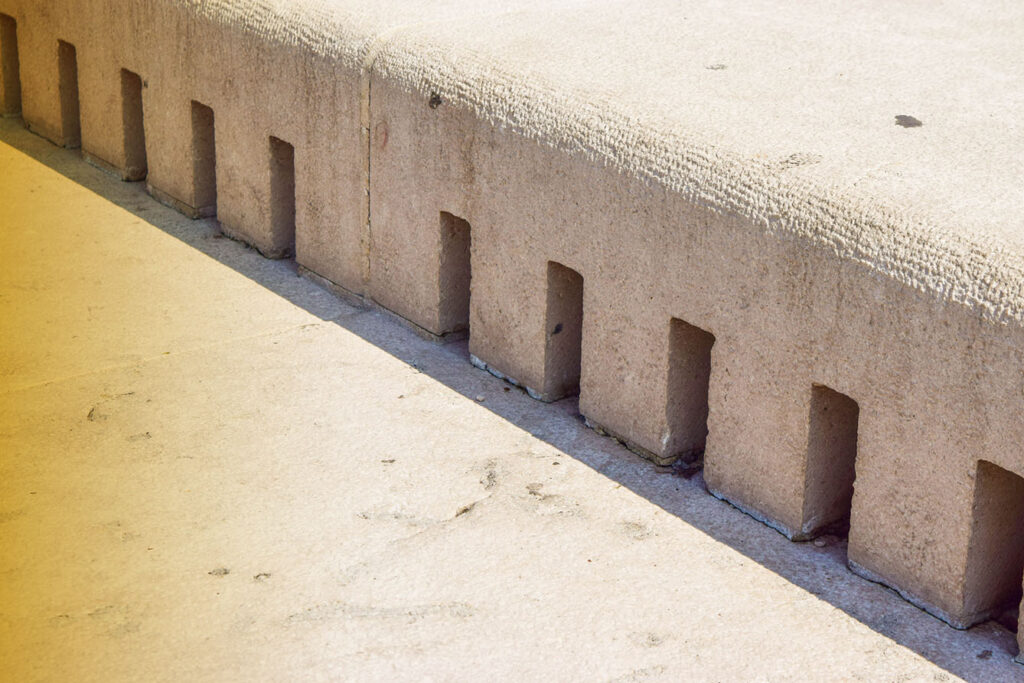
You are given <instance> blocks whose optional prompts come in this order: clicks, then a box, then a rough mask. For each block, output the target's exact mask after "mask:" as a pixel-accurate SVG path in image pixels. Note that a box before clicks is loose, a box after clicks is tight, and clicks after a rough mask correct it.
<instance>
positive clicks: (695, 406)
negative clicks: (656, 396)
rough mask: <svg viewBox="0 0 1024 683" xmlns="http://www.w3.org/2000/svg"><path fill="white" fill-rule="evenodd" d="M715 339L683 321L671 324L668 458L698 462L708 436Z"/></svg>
mask: <svg viewBox="0 0 1024 683" xmlns="http://www.w3.org/2000/svg"><path fill="white" fill-rule="evenodd" d="M714 344H715V336H714V335H713V334H711V333H710V332H706V331H705V330H702V329H700V328H699V327H694V326H693V325H690V324H689V323H687V322H684V321H682V320H680V319H679V318H672V320H671V322H670V324H669V351H668V404H667V406H666V410H667V413H668V415H667V417H668V426H669V433H670V437H669V438H670V441H669V443H668V444H667V448H666V452H665V455H666V456H672V457H679V458H680V459H681V460H682V461H683V462H685V463H694V462H697V461H698V460H700V458H701V457H702V456H703V455H704V447H705V445H706V444H707V437H708V386H709V384H710V382H711V347H712V346H714Z"/></svg>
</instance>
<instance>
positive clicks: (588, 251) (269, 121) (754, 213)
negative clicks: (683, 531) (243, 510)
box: [0, 0, 1024, 627]
mask: <svg viewBox="0 0 1024 683" xmlns="http://www.w3.org/2000/svg"><path fill="white" fill-rule="evenodd" d="M0 11H2V12H4V13H5V14H7V15H8V16H9V17H12V18H13V19H14V20H15V22H16V23H15V24H13V25H14V26H15V28H16V31H17V51H18V60H19V64H20V67H19V69H18V70H19V71H20V85H21V92H20V100H21V104H22V107H21V108H22V110H23V112H24V116H25V120H26V122H27V123H28V125H29V126H30V127H32V129H33V130H36V131H39V132H40V133H41V134H43V135H46V136H47V137H49V138H50V139H53V140H55V141H57V142H59V143H62V144H65V145H67V146H69V147H77V146H78V145H79V144H80V145H81V146H82V149H83V154H84V156H85V158H86V159H88V160H90V161H91V162H92V163H94V164H96V165H98V166H100V167H102V168H107V169H113V170H116V171H117V172H119V173H120V174H121V175H122V176H123V177H126V178H135V177H138V176H140V175H141V172H142V169H143V168H145V169H146V172H147V176H146V182H147V185H148V186H149V188H150V190H151V192H152V194H153V195H154V196H157V197H159V198H160V199H161V200H162V201H164V202H166V203H168V204H171V205H172V206H175V207H177V208H178V209H180V210H182V211H184V212H186V213H189V214H192V215H195V214H200V215H213V214H216V215H217V216H218V218H219V220H220V224H221V228H222V230H223V231H224V232H225V233H226V234H229V235H232V236H234V237H237V238H239V239H242V240H244V241H245V242H247V243H249V244H251V245H253V246H254V247H256V248H257V249H258V250H259V251H260V252H261V253H263V254H265V255H268V256H274V257H279V256H285V255H288V254H291V253H293V252H294V254H295V258H296V261H297V262H298V264H300V265H301V266H302V267H303V268H305V269H306V270H305V272H309V273H311V274H313V276H314V277H316V278H320V279H322V280H326V281H328V282H330V283H332V286H333V287H335V288H336V290H338V291H341V290H345V291H346V292H348V293H349V294H351V295H353V296H354V297H356V298H358V297H360V296H365V297H367V298H368V299H370V300H372V301H374V302H376V303H377V304H379V305H382V306H384V307H386V308H388V309H390V310H391V311H394V312H395V313H397V314H398V315H400V316H402V317H404V318H406V319H408V320H410V321H411V322H412V323H413V324H415V325H418V326H419V327H420V328H422V331H424V332H425V333H427V334H432V335H445V334H448V333H457V334H463V333H465V332H466V330H465V327H466V321H467V320H468V322H469V325H468V327H469V329H468V336H469V350H470V352H471V354H472V356H473V357H474V358H475V359H476V360H475V362H476V363H477V364H478V365H481V366H486V367H488V368H489V369H491V370H492V371H493V372H495V373H496V374H499V375H501V376H503V377H507V378H509V379H510V380H512V381H513V382H515V383H517V384H519V385H521V386H524V387H525V388H526V389H527V390H528V391H529V392H530V393H531V394H532V395H534V396H538V397H540V398H542V399H545V400H554V399H558V398H560V397H561V396H563V395H566V394H569V393H572V392H573V391H575V389H576V387H577V386H578V387H579V390H580V411H581V413H582V414H583V415H584V417H585V419H586V421H587V422H588V423H589V424H592V425H594V426H595V427H598V428H599V429H600V430H601V431H602V432H606V433H609V434H613V435H616V436H617V437H618V438H621V439H622V440H623V441H624V442H625V443H627V444H628V445H629V447H630V448H632V449H633V450H634V451H636V452H638V453H641V454H644V455H645V456H647V457H649V458H650V459H652V460H654V461H656V462H658V463H662V464H665V463H668V462H670V461H672V460H674V459H676V458H679V457H681V458H684V459H686V460H694V459H699V458H700V457H701V456H702V455H703V458H704V463H705V469H704V476H705V481H706V483H707V485H708V487H709V489H710V490H711V491H712V492H713V493H714V494H715V495H716V496H720V497H722V498H723V499H726V500H729V501H730V502H732V503H734V504H736V505H737V506H739V507H741V508H742V509H744V510H747V511H749V512H750V514H752V515H754V516H756V517H757V518H759V519H762V520H764V521H765V522H766V523H768V524H769V525H771V526H773V527H775V528H776V529H778V530H780V531H781V532H783V533H784V534H786V535H787V536H789V537H790V538H792V539H806V538H810V537H813V536H815V535H818V534H821V533H823V532H824V531H826V530H828V529H829V527H830V525H832V524H834V523H836V522H838V523H840V524H842V523H843V521H844V520H845V518H846V517H849V525H850V533H849V538H850V546H849V553H848V559H849V563H850V566H851V567H852V568H853V569H854V570H855V571H857V572H860V573H862V574H863V575H865V576H869V577H872V578H874V579H877V580H879V581H883V582H885V583H887V584H888V585H890V586H892V587H894V588H895V589H896V590H898V591H900V592H901V594H903V595H904V596H905V597H907V598H908V599H909V600H911V601H913V602H914V603H915V604H918V605H921V606H923V607H925V608H926V609H928V610H930V611H931V612H932V613H933V614H935V615H938V616H940V617H941V618H943V619H945V620H947V621H948V622H949V623H951V624H954V625H956V626H958V627H966V626H970V625H971V624H973V623H976V622H980V621H984V620H985V619H988V618H989V617H991V616H993V615H996V614H1000V613H1002V612H1004V611H1005V610H1006V609H1007V608H1008V607H1009V606H1010V605H1011V603H1013V602H1015V601H1018V600H1019V585H1020V581H1019V580H1017V578H1019V577H1017V578H1015V575H1018V574H1021V573H1022V572H1024V557H1022V556H1021V555H1020V553H1019V552H1018V551H1017V549H1018V548H1020V547H1024V527H1022V526H1021V525H1020V524H1018V523H1016V521H1017V520H1016V517H1015V516H1014V515H998V514H989V513H988V512H987V511H988V510H989V509H995V510H1004V511H1005V510H1015V509H1018V508H1020V507H1022V506H1024V500H1021V499H1020V496H1021V495H1024V493H1021V492H1022V491H1024V479H1022V478H1021V476H1022V475H1024V459H1022V455H1021V453H1020V451H1019V444H1020V443H1021V442H1022V441H1024V422H1021V420H1020V419H1019V415H1020V413H1021V410H1022V409H1024V398H1022V397H1024V379H1022V376H1021V374H1020V372H1019V368H1020V365H1021V363H1022V360H1024V326H1022V324H1021V323H1022V321H1024V294H1022V292H1024V289H1022V288H1021V282H1022V273H1024V256H1022V255H1024V249H1022V245H1024V242H1022V241H1021V238H1020V235H1021V231H1020V218H1019V216H1020V212H1019V211H1018V210H1017V208H1018V206H1019V203H1020V202H1019V200H1020V197H1021V195H1020V192H1021V184H1020V183H1019V182H1018V180H1017V179H1018V178H1019V176H1020V173H1019V171H1020V163H1021V159H1022V158H1024V155H1022V154H1020V153H1019V150H1021V149H1024V138H1022V136H1021V129H1020V127H1019V117H1017V116H1016V112H1017V111H1018V110H1019V109H1020V108H1021V106H1020V105H1021V104H1022V102H1024V87H1022V82H1021V79H1020V74H1021V73H1022V71H1021V69H1020V66H1021V56H1020V55H1021V51H1020V49H1019V46H1020V43H1021V36H1022V34H1024V33H1022V26H1024V25H1022V23H1021V17H1022V15H1021V12H1020V8H1019V7H1017V6H1016V5H1014V4H1012V3H1008V2H999V3H990V4H988V5H986V6H985V7H984V8H982V9H979V8H977V7H976V6H975V3H965V2H950V3H946V4H944V5H943V7H942V10H941V11H934V10H931V9H930V8H929V10H928V11H924V10H923V8H922V7H921V6H919V5H918V4H916V3H905V4H901V5H899V6H896V7H891V6H890V5H889V4H882V3H877V2H869V1H864V2H855V3H838V2H827V3H822V4H820V5H817V6H816V7H815V8H813V9H812V10H806V11H805V10H804V9H802V8H801V9H794V8H793V7H791V6H788V5H786V4H785V3H780V2H779V1H778V0H759V1H758V2H754V3H749V4H748V5H745V6H744V7H738V6H736V5H735V4H732V5H730V4H728V3H721V2H717V1H714V0H693V1H692V2H686V3H677V2H674V0H666V1H664V2H662V1H656V2H651V3H648V4H647V5H645V11H643V12H637V11H636V8H635V3H627V2H622V1H619V0H580V1H579V2H563V3H557V4H555V5H552V4H551V3H540V2H536V1H535V0H515V1H513V2H508V3H504V2H503V3H495V4H483V5H481V4H480V3H471V2H468V1H467V0H450V1H449V0H440V1H438V2H429V3H411V2H401V1H400V0H389V1H388V2H381V3H365V2H362V3H361V2H355V1H354V0H330V1H322V0H295V1H294V2H287V3H285V2H256V1H246V0H234V1H229V0H212V1H211V2H204V3H199V4H196V3H190V2H183V1H181V0H143V1H140V2H131V3H125V2H124V0H90V2H88V3H85V4H82V3H68V2H65V1H64V0H46V1H43V2H40V1H37V0H0ZM11 26H12V23H11V21H9V20H5V23H4V30H3V32H2V33H0V41H2V42H3V45H2V46H0V48H2V49H0V54H2V55H4V65H3V68H4V70H5V73H7V74H8V76H5V77H4V78H5V80H4V90H5V100H12V98H13V96H12V95H10V94H9V92H8V91H9V90H10V88H9V87H8V84H9V83H14V82H15V81H14V80H12V79H11V78H10V77H9V75H10V74H11V73H12V72H13V70H14V69H13V67H12V66H11V65H12V64H13V61H12V59H11V58H10V55H11V52H12V50H11V48H10V46H11V45H12V44H13V42H12V40H11V38H10V36H11V35H12V31H11ZM951 46H952V47H951ZM951 51H952V52H951ZM908 54H911V55H913V60H912V61H911V60H908V59H907V55H908ZM951 55H952V56H951ZM638 65H642V68H638ZM12 101H13V100H12ZM6 106H7V105H5V107H6ZM922 121H923V124H922V125H918V124H919V123H921V122H922ZM444 216H449V217H450V219H449V218H444ZM138 253H140V254H147V255H148V247H141V246H140V248H139V251H138ZM29 261H31V259H29ZM83 267H86V266H85V265H84V264H83ZM86 275H89V274H88V273H85V274H83V276H86ZM119 286H122V283H119ZM128 307H129V308H130V306H128ZM225 320H226V321H227V322H230V320H231V318H230V316H228V317H226V318H225ZM679 330H685V331H687V334H680V333H679ZM152 332H153V334H154V335H156V334H158V333H159V330H158V329H154V330H152ZM155 339H159V337H158V336H155V337H154V338H153V340H155ZM153 340H150V342H146V343H144V342H145V335H143V338H142V339H140V340H139V341H140V348H141V349H142V351H143V352H145V353H148V352H149V350H150V347H151V346H152V343H151V342H153ZM187 341H188V340H187V338H186V339H184V340H183V342H187ZM42 351H43V350H42V349H40V352H42ZM104 352H105V351H104V350H103V349H97V350H96V353H97V354H101V353H104ZM131 353H136V351H131ZM16 360H17V361H18V363H19V364H20V365H22V366H25V367H28V368H32V367H34V366H33V365H32V363H31V360H32V356H31V354H29V355H27V356H26V357H25V358H19V359H16ZM59 362H67V361H65V360H64V359H62V360H60V361H59ZM72 365H73V363H72ZM69 372H73V368H69ZM26 381H28V382H29V383H31V381H32V380H31V378H28V379H27V380H26ZM823 397H835V400H831V399H828V398H823ZM830 407H831V408H832V409H833V410H832V412H831V413H829V414H828V415H826V413H828V412H829V409H830ZM989 466H991V467H993V468H995V469H994V470H992V471H994V472H995V473H996V474H994V475H992V476H989V475H988V474H985V475H984V476H982V475H981V474H980V473H981V472H982V471H983V470H984V469H985V468H988V467H989Z"/></svg>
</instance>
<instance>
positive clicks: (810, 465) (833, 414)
mask: <svg viewBox="0 0 1024 683" xmlns="http://www.w3.org/2000/svg"><path fill="white" fill-rule="evenodd" d="M859 416H860V408H859V406H858V405H857V402H856V401H854V400H853V399H852V398H850V397H849V396H846V395H845V394H841V393H839V392H838V391H834V390H832V389H830V388H828V387H826V386H824V385H820V384H815V385H813V386H812V387H811V408H810V415H809V419H808V434H807V464H806V470H805V479H804V514H803V519H804V525H803V528H802V529H801V531H802V532H803V534H805V535H807V536H813V535H815V534H818V533H821V532H823V531H825V530H826V529H831V530H832V531H834V532H836V533H839V534H842V535H844V534H845V533H846V531H847V530H848V529H849V519H850V507H851V504H852V502H853V481H854V479H855V477H856V460H857V421H858V418H859Z"/></svg>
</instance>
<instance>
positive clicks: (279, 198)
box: [270, 136, 295, 256]
mask: <svg viewBox="0 0 1024 683" xmlns="http://www.w3.org/2000/svg"><path fill="white" fill-rule="evenodd" d="M270 231H271V240H272V241H273V243H274V248H275V250H276V251H277V252H278V253H279V254H280V255H281V256H293V255H294V254H295V148H294V147H292V146H291V145H290V144H288V143H287V142H285V141H284V140H280V139H278V138H275V137H273V136H271V138H270Z"/></svg>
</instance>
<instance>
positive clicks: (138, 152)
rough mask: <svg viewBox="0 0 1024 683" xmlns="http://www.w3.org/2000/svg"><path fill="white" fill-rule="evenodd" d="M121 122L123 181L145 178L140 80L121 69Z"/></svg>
mask: <svg viewBox="0 0 1024 683" xmlns="http://www.w3.org/2000/svg"><path fill="white" fill-rule="evenodd" d="M121 121H122V125H123V126H124V179H125V180H132V181H134V180H143V179H145V177H146V172H147V165H146V130H145V128H144V124H143V118H142V78H141V77H140V76H139V75H138V74H136V73H133V72H131V71H128V69H121Z"/></svg>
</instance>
